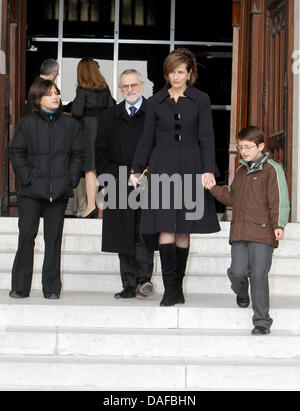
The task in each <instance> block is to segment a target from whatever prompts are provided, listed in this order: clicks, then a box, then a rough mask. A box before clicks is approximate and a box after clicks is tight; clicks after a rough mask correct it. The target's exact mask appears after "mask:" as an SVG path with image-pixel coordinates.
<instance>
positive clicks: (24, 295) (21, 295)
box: [9, 290, 29, 298]
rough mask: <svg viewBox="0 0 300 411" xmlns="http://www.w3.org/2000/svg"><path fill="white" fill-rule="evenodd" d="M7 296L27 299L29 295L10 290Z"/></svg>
mask: <svg viewBox="0 0 300 411" xmlns="http://www.w3.org/2000/svg"><path fill="white" fill-rule="evenodd" d="M9 296H10V297H11V298H27V297H29V294H28V293H23V292H19V291H13V290H12V291H10V293H9Z"/></svg>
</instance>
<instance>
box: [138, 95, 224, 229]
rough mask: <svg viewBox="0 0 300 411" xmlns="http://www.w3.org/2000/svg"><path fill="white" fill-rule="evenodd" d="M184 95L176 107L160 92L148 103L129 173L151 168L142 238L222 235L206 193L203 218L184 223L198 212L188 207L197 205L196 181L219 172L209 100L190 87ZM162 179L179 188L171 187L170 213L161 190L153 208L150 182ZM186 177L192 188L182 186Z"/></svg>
mask: <svg viewBox="0 0 300 411" xmlns="http://www.w3.org/2000/svg"><path fill="white" fill-rule="evenodd" d="M184 95H185V97H180V98H179V99H178V101H177V103H176V102H175V100H174V99H173V98H170V94H169V92H168V89H167V87H164V88H163V89H161V90H160V91H159V92H158V93H156V94H155V95H154V96H152V97H151V98H149V100H148V101H147V105H146V121H145V128H144V133H143V135H142V137H141V139H140V140H139V144H138V147H137V150H136V154H135V157H134V161H133V164H132V168H133V170H134V171H135V172H138V173H139V172H141V171H142V170H143V169H144V167H145V166H146V165H147V164H148V163H149V174H148V181H149V203H148V208H149V209H146V210H142V213H141V232H142V233H143V234H151V233H160V232H167V233H180V234H184V233H213V232H217V231H220V226H219V223H218V219H217V214H216V207H215V201H214V199H213V197H212V195H211V194H210V193H209V192H208V190H205V191H204V197H203V198H204V200H203V204H204V207H202V209H203V208H204V214H203V217H202V218H199V219H197V220H189V219H188V218H187V213H194V212H195V211H196V209H195V208H194V209H192V208H190V204H192V203H193V202H195V201H196V188H197V187H199V185H201V187H202V184H201V178H200V175H201V174H203V173H208V172H210V173H216V172H217V167H216V163H215V145H214V131H213V123H212V115H211V106H210V99H209V96H208V95H207V94H206V93H203V92H201V91H200V90H198V89H196V88H194V87H187V89H186V90H185V92H184ZM162 174H166V175H167V176H173V175H175V174H176V175H177V176H179V177H180V181H181V182H182V183H181V184H180V183H179V186H177V188H176V190H174V189H173V191H172V187H173V186H172V185H171V189H170V192H171V196H170V206H169V207H168V209H167V208H165V205H164V203H163V196H162V194H163V191H164V192H165V191H166V190H162V188H160V191H159V203H157V204H158V206H157V208H156V209H155V208H153V207H152V198H151V195H152V197H153V193H152V192H151V188H152V187H151V177H152V175H158V176H161V175H162ZM185 176H190V177H191V180H189V181H191V183H188V182H187V183H185V180H184V178H185ZM197 176H198V177H197ZM188 185H189V191H190V198H189V201H190V203H189V204H188V207H186V205H187V203H186V202H185V199H184V193H185V187H187V186H188ZM178 187H179V188H180V189H178ZM202 192H203V191H202ZM199 197H200V196H199ZM199 197H198V198H199ZM179 200H181V201H179ZM180 204H181V205H182V206H180ZM180 207H181V208H180Z"/></svg>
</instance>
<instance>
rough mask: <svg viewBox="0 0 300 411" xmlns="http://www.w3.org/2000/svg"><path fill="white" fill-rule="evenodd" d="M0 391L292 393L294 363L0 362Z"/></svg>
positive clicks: (298, 364)
mask: <svg viewBox="0 0 300 411" xmlns="http://www.w3.org/2000/svg"><path fill="white" fill-rule="evenodd" d="M0 365H1V366H0V386H14V387H15V388H17V387H18V386H24V382H25V381H26V385H27V387H30V386H39V387H44V386H45V387H49V386H51V387H73V388H74V389H76V387H81V388H82V387H87V388H89V389H93V388H99V387H101V388H102V389H103V388H104V389H115V387H118V389H122V388H130V389H131V390H134V389H142V388H143V389H149V388H151V389H159V390H164V389H169V390H170V389H171V390H173V389H174V390H176V389H193V390H206V389H207V390H210V389H215V388H216V387H218V388H219V389H223V390H230V389H232V387H234V389H236V390H239V389H249V390H250V389H255V390H268V389H272V390H275V389H277V390H298V389H299V386H300V372H299V371H300V361H299V360H292V361H289V360H261V361H259V360H256V361H252V360H251V361H247V360H244V361H243V360H235V361H232V360H230V361H226V360H215V361H213V360H200V359H198V358H188V359H186V358H184V357H183V358H181V359H178V360H176V359H164V360H162V359H154V358H151V359H147V358H146V359H144V358H139V359H124V358H123V357H114V358H101V357H100V358H98V357H93V358H86V357H84V358H82V357H76V358H73V357H58V356H37V357H30V356H29V357H18V356H3V357H0Z"/></svg>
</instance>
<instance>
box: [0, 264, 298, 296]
mask: <svg viewBox="0 0 300 411" xmlns="http://www.w3.org/2000/svg"><path fill="white" fill-rule="evenodd" d="M225 271H226V270H225ZM152 282H153V285H154V290H155V292H156V293H160V294H162V293H163V289H164V288H163V283H162V277H161V274H160V273H156V274H154V275H153V276H152ZM62 284H63V285H62V288H63V291H66V292H69V291H84V292H89V291H92V292H102V293H110V294H112V295H113V294H115V293H116V292H118V291H120V290H121V289H122V285H121V278H120V274H119V273H117V272H115V273H82V274H81V273H72V272H63V273H62ZM269 284H270V293H271V294H272V295H286V296H300V277H299V276H293V275H279V274H277V275H274V274H270V275H269ZM10 287H11V273H10V272H7V271H0V290H7V292H8V290H9V289H10ZM41 288H42V275H41V272H37V271H35V273H34V276H33V281H32V290H41ZM184 293H185V294H186V295H187V296H188V295H189V294H198V293H201V294H212V293H215V294H230V295H231V294H232V290H231V288H230V282H229V280H228V278H227V275H226V274H225V273H224V274H187V275H186V276H185V280H184Z"/></svg>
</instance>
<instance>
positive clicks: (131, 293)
mask: <svg viewBox="0 0 300 411" xmlns="http://www.w3.org/2000/svg"><path fill="white" fill-rule="evenodd" d="M135 297H136V290H135V288H133V287H129V286H128V287H125V288H124V289H123V290H122V291H121V292H119V293H116V294H115V298H116V299H120V298H135Z"/></svg>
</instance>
